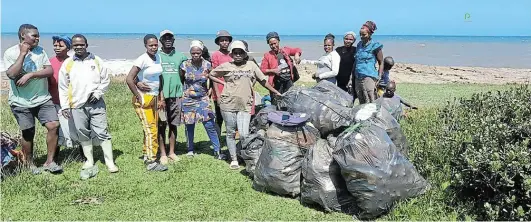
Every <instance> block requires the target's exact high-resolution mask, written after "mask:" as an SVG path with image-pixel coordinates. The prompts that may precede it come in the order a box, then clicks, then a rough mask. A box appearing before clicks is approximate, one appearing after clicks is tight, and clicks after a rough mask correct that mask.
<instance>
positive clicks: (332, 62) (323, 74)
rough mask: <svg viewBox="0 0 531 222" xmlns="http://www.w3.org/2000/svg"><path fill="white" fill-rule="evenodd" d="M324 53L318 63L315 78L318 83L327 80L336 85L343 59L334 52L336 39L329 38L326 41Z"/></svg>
mask: <svg viewBox="0 0 531 222" xmlns="http://www.w3.org/2000/svg"><path fill="white" fill-rule="evenodd" d="M324 51H325V54H324V55H323V56H321V58H319V61H317V72H316V73H315V75H314V78H315V79H316V80H317V82H320V81H322V80H326V81H329V82H331V83H334V84H336V81H337V80H336V76H337V74H338V72H339V63H340V61H341V57H339V54H338V53H337V52H336V51H334V38H330V37H329V38H325V39H324Z"/></svg>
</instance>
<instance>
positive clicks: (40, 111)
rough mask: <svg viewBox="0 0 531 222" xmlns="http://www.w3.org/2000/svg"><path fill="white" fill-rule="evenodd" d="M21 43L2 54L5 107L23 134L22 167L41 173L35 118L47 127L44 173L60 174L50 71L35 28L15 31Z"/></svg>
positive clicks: (57, 121)
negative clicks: (36, 152) (35, 157)
mask: <svg viewBox="0 0 531 222" xmlns="http://www.w3.org/2000/svg"><path fill="white" fill-rule="evenodd" d="M18 38H19V40H20V43H19V44H17V45H15V46H13V47H11V48H8V49H7V50H6V51H5V53H4V65H5V67H8V68H7V70H6V74H7V76H8V77H9V79H10V84H11V87H10V88H9V98H8V104H9V106H10V107H11V111H12V112H13V115H14V116H15V119H16V120H17V123H18V125H19V127H20V130H21V131H22V142H21V145H22V153H23V154H24V155H23V157H24V158H23V161H24V163H25V164H26V165H27V166H29V167H30V169H31V170H32V172H33V173H34V174H38V173H40V169H38V168H37V167H36V166H35V165H34V163H33V139H34V137H35V118H37V119H38V120H39V122H40V123H41V124H42V125H43V126H45V127H46V129H47V130H48V133H47V135H46V145H47V148H48V156H47V158H46V162H45V163H44V165H43V168H44V170H47V171H50V172H53V173H55V172H61V171H62V168H61V167H60V166H59V165H57V163H55V162H54V157H55V154H56V149H57V138H58V136H57V129H58V128H59V119H58V117H57V111H56V110H55V107H54V105H53V102H52V100H51V98H52V97H51V96H50V92H48V80H47V79H48V77H51V76H52V75H53V69H52V66H51V64H50V60H49V59H48V56H47V55H46V52H45V51H44V49H43V48H42V47H40V46H39V38H40V36H39V31H38V29H37V27H35V26H33V25H30V24H23V25H21V26H20V28H19V30H18Z"/></svg>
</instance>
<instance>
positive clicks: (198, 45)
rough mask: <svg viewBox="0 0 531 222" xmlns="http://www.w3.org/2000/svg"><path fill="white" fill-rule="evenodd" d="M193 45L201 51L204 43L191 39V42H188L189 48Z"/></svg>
mask: <svg viewBox="0 0 531 222" xmlns="http://www.w3.org/2000/svg"><path fill="white" fill-rule="evenodd" d="M193 47H198V48H200V49H201V51H203V48H204V45H203V43H202V42H201V41H199V40H193V41H192V42H191V43H190V50H192V48H193Z"/></svg>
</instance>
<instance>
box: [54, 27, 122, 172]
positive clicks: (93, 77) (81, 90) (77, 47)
mask: <svg viewBox="0 0 531 222" xmlns="http://www.w3.org/2000/svg"><path fill="white" fill-rule="evenodd" d="M72 48H73V49H74V52H75V54H74V56H73V57H72V58H67V59H66V60H65V61H64V62H63V64H62V65H61V69H60V70H59V101H60V102H61V113H62V115H63V116H64V117H65V118H72V122H73V126H72V127H71V128H72V129H73V130H72V131H70V134H71V135H73V134H75V135H77V140H78V141H79V142H80V143H81V146H82V148H83V154H84V155H85V158H86V159H87V160H86V161H85V163H84V164H83V167H82V169H81V173H80V177H81V179H82V180H86V179H88V178H91V177H94V176H96V174H97V173H98V167H97V165H95V164H94V152H93V139H92V138H91V133H94V135H95V136H96V137H97V138H96V139H97V141H98V142H100V144H99V145H100V146H101V148H102V150H103V157H104V159H105V165H107V168H108V170H109V172H111V173H115V172H118V167H116V165H115V164H114V158H113V153H112V143H111V135H110V134H109V127H108V125H107V108H106V105H105V101H104V99H103V94H105V93H106V92H107V90H108V89H109V83H110V78H109V74H108V73H107V68H106V67H105V66H104V62H103V60H102V59H101V58H99V57H98V56H96V55H94V54H92V53H90V52H88V51H87V48H88V41H87V38H86V37H85V36H83V35H81V34H76V35H74V36H73V37H72Z"/></svg>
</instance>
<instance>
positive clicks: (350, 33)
mask: <svg viewBox="0 0 531 222" xmlns="http://www.w3.org/2000/svg"><path fill="white" fill-rule="evenodd" d="M347 35H352V37H354V39H355V38H356V33H355V32H353V31H348V32H346V33H345V35H344V36H343V38H344V37H347Z"/></svg>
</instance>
